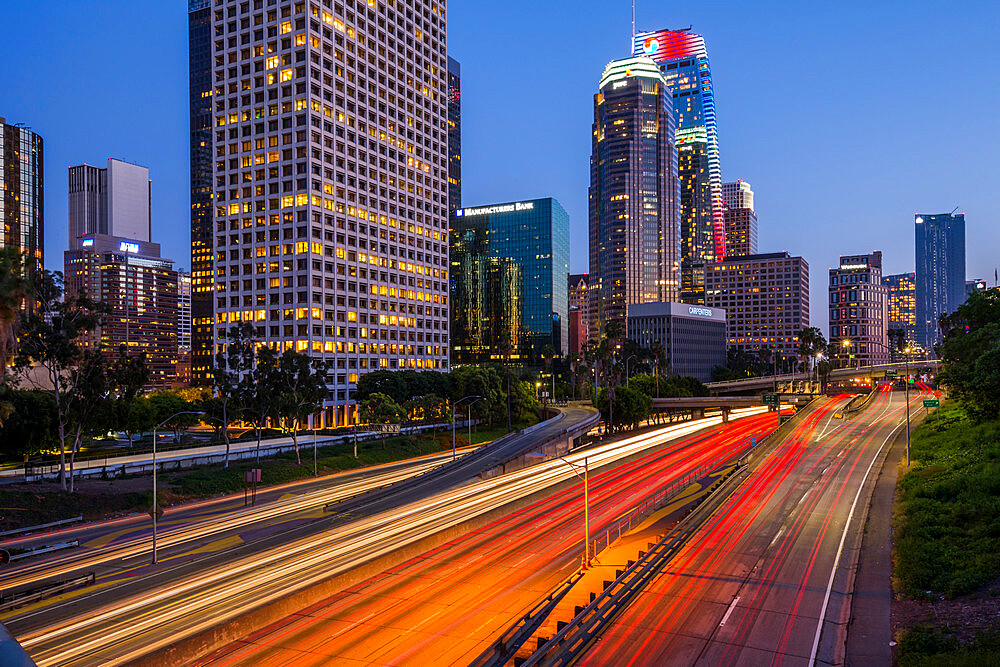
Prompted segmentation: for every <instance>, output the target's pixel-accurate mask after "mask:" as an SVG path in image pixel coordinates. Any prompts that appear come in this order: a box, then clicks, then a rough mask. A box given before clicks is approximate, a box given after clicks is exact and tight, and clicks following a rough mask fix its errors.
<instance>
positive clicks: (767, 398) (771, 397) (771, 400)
mask: <svg viewBox="0 0 1000 667" xmlns="http://www.w3.org/2000/svg"><path fill="white" fill-rule="evenodd" d="M761 399H762V400H763V402H764V405H777V404H778V395H777V394H764V395H763V396H761Z"/></svg>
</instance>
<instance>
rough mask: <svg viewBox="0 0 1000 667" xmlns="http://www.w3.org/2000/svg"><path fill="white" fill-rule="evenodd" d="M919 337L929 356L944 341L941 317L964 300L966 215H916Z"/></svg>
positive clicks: (952, 310)
mask: <svg viewBox="0 0 1000 667" xmlns="http://www.w3.org/2000/svg"><path fill="white" fill-rule="evenodd" d="M914 236H915V241H916V243H915V254H916V264H915V267H916V276H917V286H916V299H917V304H916V311H917V324H916V326H917V338H918V341H919V342H920V344H921V346H922V347H923V348H924V349H925V350H927V353H928V354H929V355H933V354H934V346H935V345H936V344H937V343H940V342H941V330H940V328H939V326H938V319H939V318H940V317H941V316H942V315H948V314H950V313H953V312H955V309H956V308H958V307H959V306H960V305H961V304H962V303H963V302H964V301H965V214H964V213H959V214H958V215H953V214H950V213H940V214H927V213H919V214H917V215H916V216H915V217H914Z"/></svg>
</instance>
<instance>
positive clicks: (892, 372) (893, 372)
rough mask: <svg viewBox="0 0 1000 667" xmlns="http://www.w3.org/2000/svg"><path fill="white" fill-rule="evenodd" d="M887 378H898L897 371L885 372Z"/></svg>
mask: <svg viewBox="0 0 1000 667" xmlns="http://www.w3.org/2000/svg"><path fill="white" fill-rule="evenodd" d="M885 376H886V377H887V378H894V377H896V371H895V370H888V371H886V372H885Z"/></svg>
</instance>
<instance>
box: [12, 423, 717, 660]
mask: <svg viewBox="0 0 1000 667" xmlns="http://www.w3.org/2000/svg"><path fill="white" fill-rule="evenodd" d="M717 423H719V419H718V418H712V419H706V420H700V421H699V422H698V423H695V424H687V425H682V426H679V427H675V428H679V429H691V430H692V431H693V430H698V429H701V428H704V427H706V426H711V425H713V424H717ZM535 439H538V438H537V437H536V438H535ZM648 446H649V444H648V443H647V442H642V441H635V442H629V441H628V440H626V441H622V442H615V443H607V444H604V445H601V446H600V447H596V448H594V449H593V450H588V456H589V457H591V460H592V463H593V464H594V465H595V466H601V465H606V464H608V463H610V462H611V461H613V460H617V459H619V458H622V457H626V456H629V455H632V454H635V453H636V452H638V451H641V450H642V449H644V448H646V447H648ZM504 454H505V452H503V451H500V452H489V451H487V452H485V454H483V455H480V453H479V452H477V453H475V454H470V455H469V456H467V457H465V459H459V461H458V462H457V463H456V464H453V465H455V466H462V464H463V461H465V460H468V459H473V458H474V457H477V456H479V457H480V458H481V459H482V460H481V461H480V462H479V463H478V464H475V466H474V467H482V466H483V465H491V464H492V462H493V461H494V460H495V459H497V458H500V457H502V456H503V455H504ZM572 456H574V457H576V458H577V459H579V458H582V456H581V455H579V454H573V455H572ZM557 464H558V465H554V464H541V465H539V466H535V467H533V468H531V469H528V470H524V471H520V472H518V473H511V474H509V475H506V476H504V477H502V478H498V479H493V480H485V481H472V482H470V481H469V478H468V470H469V468H468V467H466V472H465V473H463V474H462V476H461V479H462V480H464V481H465V482H466V483H464V484H458V485H453V486H452V487H450V488H447V487H446V488H447V490H445V491H441V492H438V493H428V491H429V490H432V489H433V488H435V487H441V486H442V484H443V483H442V482H441V481H440V480H441V479H442V478H444V479H445V481H446V482H447V480H448V477H447V476H444V475H442V474H440V472H441V471H436V472H435V474H434V475H433V476H432V475H425V476H423V477H421V478H419V480H418V481H419V484H417V485H416V486H417V492H416V494H415V495H416V496H417V497H418V500H416V501H412V502H409V503H405V502H404V501H405V493H397V492H394V494H395V496H396V497H395V499H393V498H392V494H390V498H389V499H388V500H387V499H386V498H385V495H384V494H382V495H380V494H371V495H372V497H374V500H372V499H371V498H369V497H368V496H364V497H362V498H359V499H357V500H356V501H349V502H347V503H344V504H343V505H342V506H341V507H344V508H346V509H345V510H344V511H340V512H338V513H337V514H336V515H335V516H334V517H331V518H330V520H327V521H325V522H324V521H323V520H322V519H318V520H317V521H316V522H314V523H312V524H309V525H307V526H306V527H305V528H307V529H308V530H303V529H293V530H288V531H285V532H284V534H282V535H280V536H279V537H280V540H271V541H268V538H265V539H263V540H258V541H257V542H256V543H254V544H253V545H226V547H225V548H224V549H220V550H219V551H216V552H214V553H210V554H207V555H204V554H200V557H199V558H198V559H197V560H195V561H187V560H184V559H176V560H172V559H168V560H167V561H166V562H165V563H163V564H162V565H160V566H157V568H150V567H149V566H148V565H145V564H144V561H143V563H141V564H140V563H139V562H137V560H138V559H131V560H126V561H124V562H122V564H121V565H122V567H124V568H126V569H128V568H131V569H132V573H133V574H138V575H142V576H135V577H132V578H129V579H123V580H120V581H113V582H108V585H107V586H105V587H104V588H101V587H100V586H98V587H93V588H94V589H95V590H92V591H91V590H87V591H85V592H84V594H82V595H79V596H76V597H74V598H73V599H71V600H68V601H57V602H56V603H55V604H51V605H47V606H45V607H43V608H42V609H37V610H36V609H29V610H27V611H26V612H24V613H18V614H17V615H16V616H15V617H14V618H11V619H9V620H8V621H7V624H8V627H9V628H10V629H11V631H12V633H13V634H15V636H17V637H18V639H19V640H21V641H22V644H23V645H24V646H25V647H26V648H27V649H28V650H29V652H30V653H31V654H32V656H33V657H34V658H35V659H36V660H37V661H38V662H39V664H93V663H94V662H102V661H108V660H121V661H127V660H129V659H136V658H137V657H139V656H142V655H145V654H147V653H149V652H151V651H156V650H157V649H159V648H163V647H165V646H168V645H170V644H171V643H173V642H174V641H175V640H176V639H178V638H180V637H183V636H188V635H190V634H193V633H196V632H198V631H200V630H203V629H206V628H208V627H214V626H215V625H216V624H217V623H222V622H225V621H226V620H227V619H230V618H233V617H234V616H237V615H239V614H241V613H244V612H245V611H246V610H248V609H251V608H254V607H256V606H258V605H261V604H265V603H267V602H269V601H273V600H275V599H279V598H281V597H283V596H285V595H287V594H288V593H290V592H293V591H296V590H300V589H302V588H305V587H308V586H310V585H312V584H313V583H316V582H318V581H322V580H325V579H327V578H329V577H331V576H333V575H335V574H338V573H341V572H345V571H347V570H349V569H351V568H353V567H355V566H357V565H358V564H359V563H363V562H367V561H369V560H371V559H374V558H377V557H379V556H381V555H384V554H387V553H389V552H391V551H394V550H396V549H398V548H400V547H402V546H405V545H407V544H411V543H413V542H416V541H418V540H420V539H422V538H423V537H426V536H428V535H430V534H434V533H436V532H438V531H440V530H442V529H445V528H448V527H450V526H455V525H458V524H460V523H462V522H463V521H466V520H468V519H469V518H472V517H475V516H478V515H480V514H482V513H483V512H486V511H489V510H491V509H495V508H496V507H499V506H502V505H504V504H505V503H507V502H510V501H512V500H516V499H518V498H521V497H525V496H528V495H531V494H533V493H536V492H538V491H540V490H542V489H544V488H547V487H549V486H551V485H553V484H558V483H561V482H562V481H565V479H566V478H567V476H569V475H572V474H573V473H572V472H571V471H569V470H568V469H567V467H566V466H565V465H563V464H561V463H558V462H557ZM442 470H445V468H442ZM397 486H398V487H399V489H403V488H405V487H407V486H409V483H407V484H406V485H397ZM390 500H392V502H390ZM366 504H367V505H366ZM380 504H383V505H389V508H388V509H385V510H384V511H378V506H379V505H380ZM359 508H360V509H362V510H365V511H364V512H361V511H359ZM317 524H322V526H317ZM320 528H322V529H320Z"/></svg>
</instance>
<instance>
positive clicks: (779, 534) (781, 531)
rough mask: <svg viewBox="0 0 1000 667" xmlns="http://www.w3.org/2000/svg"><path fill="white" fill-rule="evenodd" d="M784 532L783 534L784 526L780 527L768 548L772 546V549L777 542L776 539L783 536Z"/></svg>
mask: <svg viewBox="0 0 1000 667" xmlns="http://www.w3.org/2000/svg"><path fill="white" fill-rule="evenodd" d="M784 532H785V527H784V526H782V527H781V530H779V531H778V532H777V534H776V535H775V536H774V538H773V539H772V540H771V544H769V545H768V546H772V547H773V546H774V543H775V542H777V541H778V538H779V537H781V536H782V535H783V534H784Z"/></svg>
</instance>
